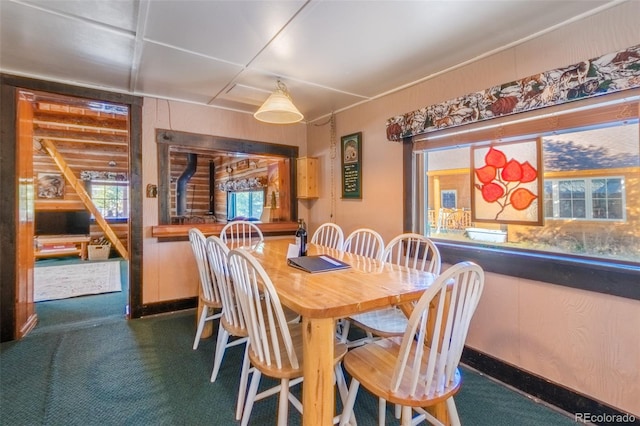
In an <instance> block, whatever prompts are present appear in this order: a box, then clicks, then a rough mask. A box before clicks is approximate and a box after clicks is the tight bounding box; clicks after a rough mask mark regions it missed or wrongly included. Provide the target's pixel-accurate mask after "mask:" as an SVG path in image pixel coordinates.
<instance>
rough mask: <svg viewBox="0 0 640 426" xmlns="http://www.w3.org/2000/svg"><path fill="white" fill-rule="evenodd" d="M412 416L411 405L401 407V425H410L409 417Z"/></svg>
mask: <svg viewBox="0 0 640 426" xmlns="http://www.w3.org/2000/svg"><path fill="white" fill-rule="evenodd" d="M412 418H413V410H412V409H411V407H402V419H401V423H400V424H401V425H402V426H411V419H412Z"/></svg>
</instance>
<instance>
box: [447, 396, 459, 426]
mask: <svg viewBox="0 0 640 426" xmlns="http://www.w3.org/2000/svg"><path fill="white" fill-rule="evenodd" d="M447 409H448V411H449V424H450V425H451V426H460V417H459V416H458V409H457V408H456V402H455V401H454V400H453V397H450V398H449V399H447Z"/></svg>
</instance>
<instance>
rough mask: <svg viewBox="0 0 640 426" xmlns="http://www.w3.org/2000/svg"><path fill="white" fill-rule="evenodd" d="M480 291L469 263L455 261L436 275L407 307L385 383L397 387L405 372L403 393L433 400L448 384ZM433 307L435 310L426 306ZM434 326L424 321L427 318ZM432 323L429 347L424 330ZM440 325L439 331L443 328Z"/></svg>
mask: <svg viewBox="0 0 640 426" xmlns="http://www.w3.org/2000/svg"><path fill="white" fill-rule="evenodd" d="M483 287H484V272H483V270H482V268H480V267H479V266H478V265H476V264H474V263H472V262H460V263H458V264H456V265H454V266H452V267H450V268H449V269H447V270H446V271H444V272H443V273H442V274H441V275H439V276H438V278H437V279H436V281H435V282H434V283H433V284H432V285H431V286H430V287H429V288H428V289H427V290H426V291H425V292H424V294H423V295H422V296H421V298H420V299H419V300H418V302H417V303H416V304H415V306H414V308H413V312H412V314H411V317H410V318H409V323H408V325H407V330H406V331H405V334H404V335H403V337H402V343H401V346H400V353H399V355H398V359H397V361H396V366H395V370H394V374H393V377H392V382H391V389H392V391H397V390H398V389H399V387H400V385H401V382H402V379H403V375H405V373H406V370H407V368H409V369H410V371H411V375H410V377H411V380H410V381H411V383H410V386H409V388H408V389H407V391H408V392H409V393H410V394H411V395H412V396H416V397H424V396H429V397H434V396H437V395H439V394H442V393H444V392H446V391H447V388H448V386H449V385H450V384H451V383H453V382H454V375H455V372H456V369H457V368H458V365H459V363H460V357H461V356H462V349H463V347H464V343H465V340H466V336H467V332H468V330H469V324H470V323H471V318H472V316H473V313H474V312H475V309H476V307H477V306H478V302H479V300H480V296H481V294H482V290H483ZM434 305H435V309H433V308H431V306H434ZM430 315H433V316H435V321H429V316H430ZM431 322H433V324H435V327H434V328H433V329H432V330H431V331H432V333H433V338H432V340H431V346H427V341H426V340H425V336H426V335H427V328H428V327H430V325H429V324H430V323H431ZM443 322H444V326H443Z"/></svg>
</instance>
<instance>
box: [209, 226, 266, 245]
mask: <svg viewBox="0 0 640 426" xmlns="http://www.w3.org/2000/svg"><path fill="white" fill-rule="evenodd" d="M220 239H221V240H222V241H223V242H224V243H225V244H227V245H228V246H230V247H232V248H233V247H248V246H251V245H253V244H257V243H259V242H261V241H264V235H263V234H262V231H261V230H260V228H258V227H257V226H256V224H255V223H253V222H249V221H248V220H234V221H232V222H229V223H227V224H226V225H225V226H224V227H223V228H222V230H221V231H220Z"/></svg>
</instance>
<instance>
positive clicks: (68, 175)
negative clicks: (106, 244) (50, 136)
mask: <svg viewBox="0 0 640 426" xmlns="http://www.w3.org/2000/svg"><path fill="white" fill-rule="evenodd" d="M40 143H41V144H42V146H43V148H44V149H46V150H47V152H48V153H49V155H50V156H51V158H53V161H54V162H55V163H56V165H57V166H58V168H59V169H60V171H61V172H62V174H63V175H64V177H65V179H67V182H69V185H71V187H72V188H73V189H74V190H75V191H76V193H77V194H78V196H79V197H80V200H82V202H83V203H84V205H85V206H86V207H87V210H89V211H90V212H91V213H92V214H93V216H94V217H95V219H96V223H97V224H98V225H99V226H100V228H102V230H103V231H104V233H105V234H106V236H107V238H108V239H109V241H111V243H112V244H113V245H114V247H115V248H116V250H118V253H120V255H121V256H122V257H123V258H124V259H125V260H129V252H128V251H127V249H126V247H125V246H124V245H123V244H122V242H121V241H120V239H119V238H118V236H117V235H116V233H115V232H114V231H113V229H111V226H110V225H109V224H108V223H107V221H106V220H105V219H104V217H102V213H100V210H98V209H97V208H96V206H95V205H94V204H93V200H92V199H91V197H90V196H89V194H87V191H86V190H85V189H84V185H82V181H80V180H79V179H78V178H76V175H75V174H74V173H73V170H71V169H70V168H69V166H68V165H67V162H66V161H65V160H64V158H62V156H61V155H60V153H58V151H57V149H56V147H55V145H54V144H53V142H51V141H50V140H47V139H42V140H41V141H40Z"/></svg>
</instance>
